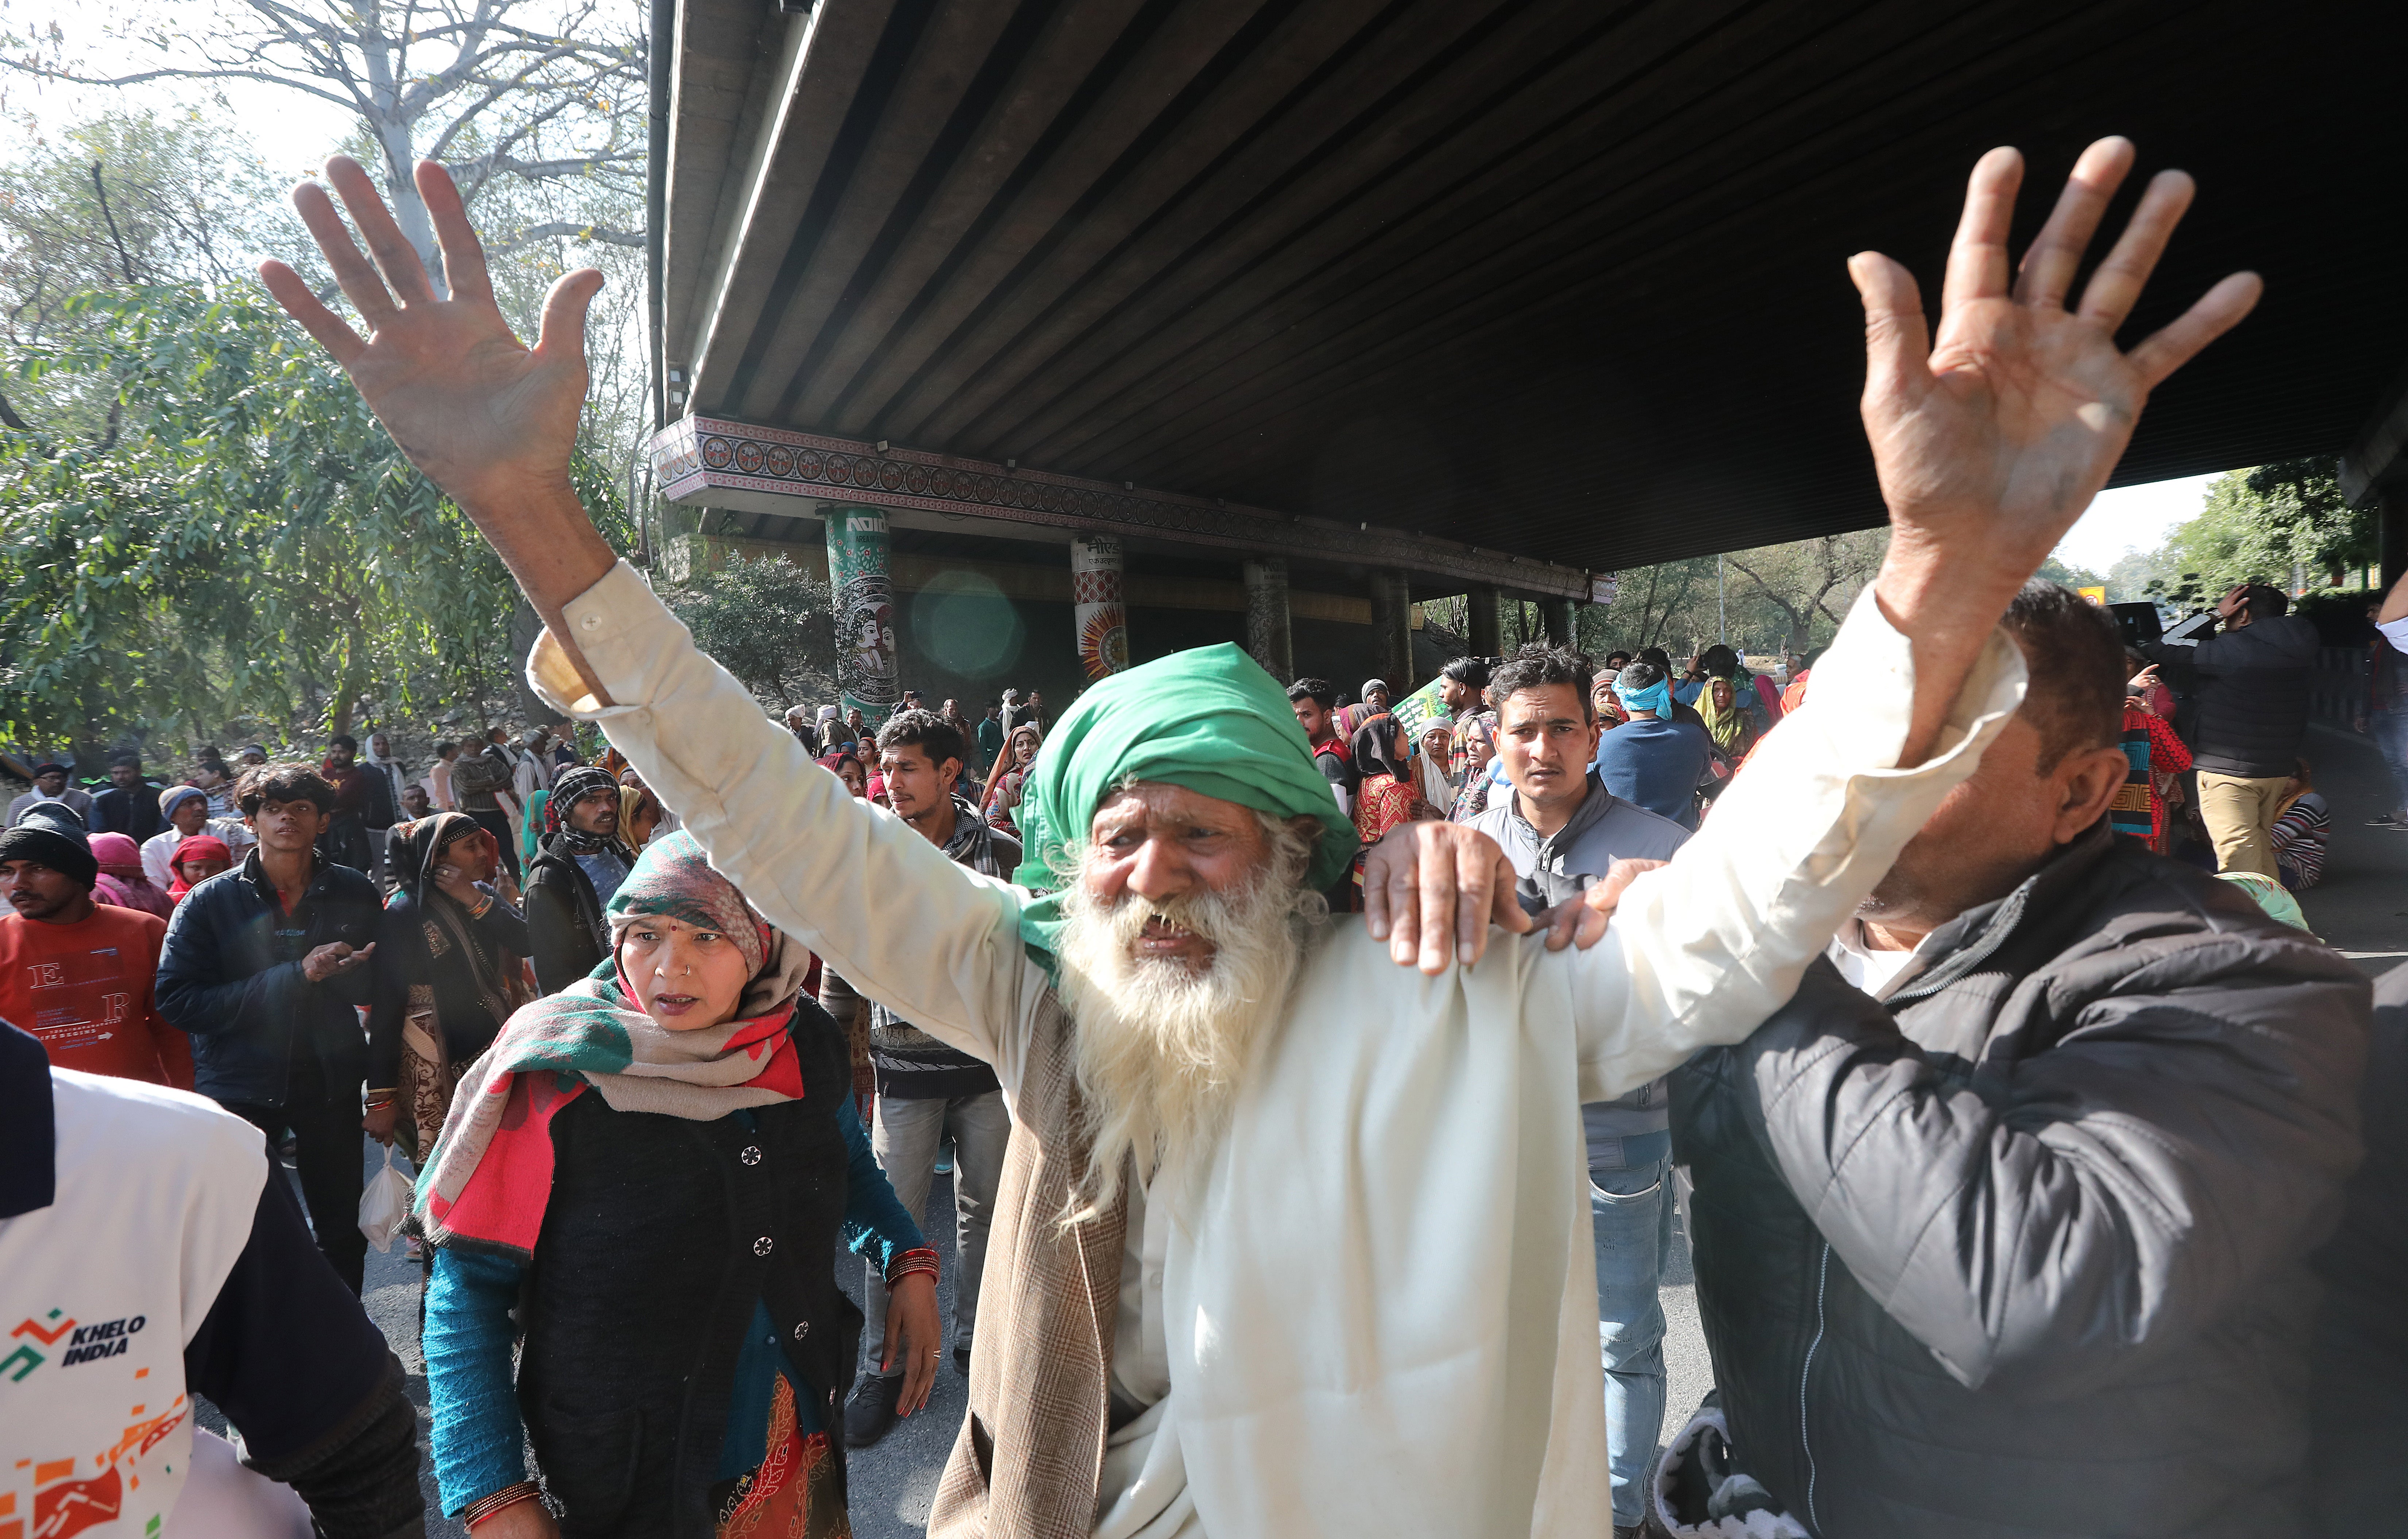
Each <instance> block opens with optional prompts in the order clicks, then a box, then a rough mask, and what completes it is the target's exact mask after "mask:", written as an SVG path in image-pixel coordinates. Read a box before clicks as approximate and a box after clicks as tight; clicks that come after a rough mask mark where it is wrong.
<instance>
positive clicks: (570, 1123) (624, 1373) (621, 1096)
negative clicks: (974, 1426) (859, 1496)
mask: <svg viewBox="0 0 2408 1539" xmlns="http://www.w3.org/2000/svg"><path fill="white" fill-rule="evenodd" d="M609 918H610V927H611V936H612V956H613V957H614V959H615V960H616V963H617V966H616V968H615V970H614V971H613V972H612V973H611V975H609V976H608V977H606V978H588V979H584V980H581V981H580V982H579V983H577V984H576V985H572V986H571V987H570V988H569V989H567V990H566V991H565V992H563V993H560V994H555V995H552V996H549V997H547V998H545V999H542V1000H538V1001H536V1002H535V1003H534V1004H532V1005H529V1006H528V1007H527V1008H525V1009H524V1010H522V1011H520V1012H519V1013H518V1014H516V1015H514V1016H512V1017H511V1019H510V1022H509V1026H508V1027H506V1028H504V1029H503V1032H502V1036H501V1039H500V1040H499V1041H498V1042H496V1043H495V1044H494V1046H493V1048H492V1049H491V1050H490V1051H489V1052H488V1053H487V1054H486V1055H485V1057H483V1058H482V1059H481V1060H480V1062H479V1064H478V1066H477V1071H476V1072H475V1074H474V1075H473V1076H472V1077H471V1079H470V1081H469V1082H468V1083H467V1084H466V1085H464V1086H463V1087H462V1089H461V1092H460V1095H459V1097H458V1099H457V1100H456V1102H455V1103H454V1105H453V1108H452V1118H451V1120H450V1122H449V1123H448V1124H447V1125H446V1126H445V1128H444V1130H443V1141H442V1143H441V1144H440V1145H439V1146H438V1147H437V1150H436V1151H435V1155H434V1158H432V1160H430V1161H429V1162H428V1163H427V1166H426V1169H425V1171H424V1172H423V1174H422V1175H421V1177H420V1180H419V1188H418V1204H417V1210H416V1215H417V1219H418V1222H419V1223H420V1224H421V1226H422V1227H423V1231H424V1232H425V1234H426V1235H427V1236H428V1238H429V1239H431V1240H432V1241H433V1242H434V1244H435V1245H436V1246H437V1251H436V1258H435V1264H434V1277H433V1280H432V1283H431V1286H430V1287H429V1289H428V1293H427V1304H426V1323H425V1328H424V1334H423V1341H424V1345H425V1351H426V1363H427V1386H428V1389H429V1391H430V1396H431V1399H432V1409H433V1419H434V1438H433V1452H434V1456H435V1467H436V1476H437V1482H438V1484H439V1485H440V1487H441V1489H442V1493H443V1506H444V1510H445V1512H446V1514H447V1515H449V1516H452V1517H460V1518H462V1519H463V1520H464V1521H466V1522H468V1523H470V1524H473V1525H478V1526H479V1532H480V1539H521V1536H527V1535H535V1536H546V1535H550V1534H552V1533H554V1532H558V1533H566V1534H622V1533H624V1534H629V1535H645V1536H647V1539H649V1536H652V1535H663V1534H675V1535H681V1536H691V1539H705V1536H708V1535H711V1534H713V1533H715V1532H724V1533H731V1534H732V1533H750V1532H774V1533H781V1534H799V1535H804V1536H806V1539H839V1536H843V1535H847V1534H849V1533H850V1532H851V1531H850V1527H849V1525H848V1522H847V1520H846V1517H845V1510H844V1501H845V1495H844V1454H843V1446H842V1440H841V1439H839V1438H837V1437H834V1436H832V1435H831V1433H832V1431H833V1430H834V1428H835V1426H836V1424H837V1407H838V1406H839V1404H841V1403H842V1401H843V1398H844V1394H845V1391H846V1389H847V1388H849V1386H850V1383H851V1380H852V1377H853V1357H854V1353H855V1351H856V1348H857V1344H858V1340H859V1337H860V1332H861V1313H860V1311H859V1310H857V1309H855V1308H854V1307H853V1304H852V1302H850V1301H849V1300H847V1299H846V1297H845V1295H844V1293H843V1291H842V1290H841V1289H840V1288H839V1287H838V1286H837V1281H836V1268H835V1250H836V1241H837V1240H838V1239H839V1235H840V1236H841V1237H842V1238H843V1239H844V1240H845V1241H846V1242H847V1243H848V1244H850V1245H851V1247H852V1248H853V1250H854V1251H856V1252H858V1253H860V1254H862V1255H865V1256H868V1257H870V1258H872V1259H875V1260H876V1261H877V1262H878V1263H879V1265H880V1267H881V1269H882V1272H883V1273H884V1275H885V1277H886V1280H887V1286H888V1287H889V1289H890V1290H891V1298H892V1301H893V1302H892V1304H891V1306H890V1309H889V1312H888V1316H887V1327H888V1335H887V1340H888V1341H889V1342H891V1343H896V1344H897V1345H896V1348H895V1357H894V1358H893V1359H890V1360H889V1362H888V1364H886V1365H885V1368H886V1371H890V1372H895V1371H899V1372H901V1373H902V1374H904V1379H905V1384H904V1390H903V1404H904V1405H905V1406H906V1407H908V1408H910V1409H912V1410H916V1409H918V1408H919V1406H920V1405H922V1404H924V1403H925V1402H926V1399H927V1392H928V1384H929V1381H930V1379H931V1377H932V1376H933V1374H934V1372H935V1368H936V1364H937V1361H938V1359H939V1353H940V1350H941V1349H940V1347H939V1345H938V1340H937V1337H938V1331H939V1327H938V1316H937V1299H936V1287H935V1273H936V1253H935V1252H934V1251H933V1250H930V1249H928V1248H927V1247H925V1245H923V1244H921V1239H920V1233H919V1230H918V1229H917V1228H916V1227H915V1226H914V1225H913V1224H912V1222H911V1219H910V1215H907V1214H906V1213H904V1211H903V1209H902V1206H901V1204H900V1203H898V1202H896V1201H895V1194H894V1190H893V1188H892V1187H889V1186H888V1185H887V1183H886V1178H885V1176H884V1175H883V1174H882V1172H880V1171H879V1169H878V1164H877V1161H876V1160H875V1159H874V1158H871V1156H870V1152H869V1141H868V1138H867V1135H866V1134H865V1133H864V1132H863V1131H862V1129H861V1122H860V1118H859V1117H858V1116H856V1115H854V1113H853V1105H852V1098H851V1097H849V1096H847V1095H846V1094H845V1090H846V1087H847V1074H846V1069H845V1061H844V1056H843V1050H842V1043H841V1042H840V1040H839V1037H838V1036H837V1033H836V1029H835V1026H834V1023H832V1022H830V1021H829V1020H828V1018H827V1016H826V1014H824V1012H822V1011H821V1010H820V1009H819V1008H818V1007H817V1006H816V1005H814V1004H812V1003H810V1001H809V1000H807V999H802V998H798V991H799V989H800V987H801V985H802V981H803V978H804V975H805V973H806V972H807V971H809V965H810V955H809V954H808V953H807V952H806V951H805V950H804V949H803V948H802V947H801V946H800V945H798V944H796V943H795V942H791V941H789V940H788V939H787V938H786V937H784V936H783V935H781V934H780V933H779V932H778V931H776V930H774V929H772V928H770V927H769V926H768V925H767V924H765V923H763V922H762V921H761V920H760V919H759V918H758V917H757V916H756V915H754V914H753V911H752V910H751V909H750V907H748V906H747V905H746V903H745V901H744V899H743V895H742V894H740V893H738V891H737V890H736V888H735V887H734V886H732V885H729V883H728V881H727V879H726V878H725V877H723V876H721V875H720V874H719V873H718V872H716V871H713V870H711V869H710V862H709V860H708V859H707V858H706V857H705V856H704V854H703V851H702V846H701V845H700V844H698V843H696V842H695V840H694V838H693V836H692V835H689V834H684V833H677V834H671V835H669V836H668V837H667V838H666V839H664V840H662V841H658V842H656V843H654V844H653V845H652V847H651V848H649V849H647V850H646V851H645V852H644V855H643V857H642V859H640V860H639V861H638V862H637V865H636V869H635V870H633V871H631V872H629V873H628V876H627V879H626V881H625V882H624V884H622V885H621V886H620V888H619V892H618V894H617V896H616V897H615V898H614V899H612V900H611V903H610V910H609ZM514 1332H516V1333H522V1334H521V1335H520V1339H519V1341H518V1343H517V1346H516V1351H515V1353H514V1351H513V1335H514ZM514 1359H515V1372H513V1360H514ZM522 1427H523V1435H522ZM523 1441H524V1442H528V1443H532V1445H533V1446H534V1448H535V1455H536V1461H537V1463H538V1466H540V1468H541V1470H542V1474H543V1484H542V1487H541V1493H542V1494H544V1495H548V1496H549V1497H550V1498H551V1499H552V1502H553V1503H557V1504H558V1507H559V1518H558V1526H557V1528H556V1529H555V1528H554V1526H553V1520H552V1516H551V1515H550V1514H549V1513H548V1512H547V1511H546V1509H545V1507H544V1505H543V1504H542V1503H540V1502H538V1501H537V1500H535V1498H536V1497H537V1496H538V1487H537V1486H536V1484H535V1483H534V1482H533V1481H531V1480H528V1479H527V1478H526V1471H525V1466H524V1464H523V1461H522V1459H521V1454H520V1448H521V1446H522V1442H523Z"/></svg>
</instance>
